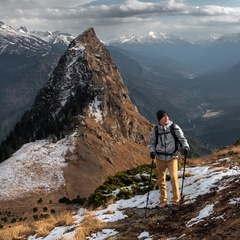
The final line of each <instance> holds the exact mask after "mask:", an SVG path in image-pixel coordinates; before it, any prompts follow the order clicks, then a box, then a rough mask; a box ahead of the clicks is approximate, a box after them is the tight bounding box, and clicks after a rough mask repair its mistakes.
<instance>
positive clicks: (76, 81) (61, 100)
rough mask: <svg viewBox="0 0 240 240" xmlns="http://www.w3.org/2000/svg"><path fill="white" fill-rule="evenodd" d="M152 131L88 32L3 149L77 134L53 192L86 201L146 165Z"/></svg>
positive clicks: (69, 52)
mask: <svg viewBox="0 0 240 240" xmlns="http://www.w3.org/2000/svg"><path fill="white" fill-rule="evenodd" d="M151 127H152V125H151V123H150V122H148V121H147V120H146V119H145V118H144V117H143V116H141V115H140V114H139V112H138V111H137V109H136V107H135V106H134V105H133V104H132V102H131V100H130V98H129V95H128V90H127V88H126V86H125V84H124V82H123V80H122V78H121V75H120V72H119V69H118V68H117V67H116V65H115V64H114V63H113V61H112V59H111V56H110V54H109V52H108V50H107V49H106V48H105V47H104V45H103V44H102V43H101V42H100V41H99V39H98V38H97V37H96V34H95V32H94V29H93V28H90V29H87V30H86V31H85V32H83V33H82V34H81V35H80V36H79V37H77V38H76V39H74V40H73V41H72V42H71V44H70V45H69V47H68V49H67V51H66V52H65V54H64V55H63V56H62V57H61V58H60V60H59V63H58V65H57V67H56V68H55V70H54V71H53V74H52V76H51V77H50V79H49V81H48V83H47V84H46V85H45V86H44V87H43V88H42V89H41V90H40V91H39V92H38V94H37V97H36V99H35V102H34V104H33V106H32V107H31V109H30V110H29V111H27V112H26V113H25V114H24V116H23V118H22V119H21V121H20V122H19V123H18V124H17V126H16V128H15V130H14V131H13V133H12V134H11V135H10V136H9V137H8V139H7V140H6V141H5V142H4V143H3V145H2V146H1V147H2V149H3V148H4V146H8V147H9V145H10V146H11V147H13V145H17V144H18V145H17V146H18V147H20V144H21V143H22V144H23V143H26V142H31V141H35V140H38V139H44V138H50V139H52V140H54V141H57V139H60V138H63V137H65V136H69V135H70V134H72V133H73V132H75V134H74V141H72V143H71V144H72V146H71V149H74V150H73V151H72V152H71V153H70V152H69V153H68V154H67V155H66V156H65V159H66V162H67V163H68V164H67V166H66V167H65V168H64V178H65V184H64V185H63V186H62V188H61V189H56V190H57V191H58V192H59V193H61V194H62V195H67V196H68V197H70V198H74V197H76V196H77V195H80V196H81V197H87V196H89V195H90V194H91V193H92V192H93V191H94V190H95V188H96V187H98V186H99V185H100V184H101V183H103V182H104V180H105V179H106V178H107V177H108V176H110V175H112V174H114V173H116V172H119V171H122V170H125V169H129V168H133V167H136V166H137V165H141V164H144V163H149V161H150V160H149V153H148V148H147V145H148V138H149V132H150V130H151ZM20 140H21V141H20ZM13 142H14V144H13Z"/></svg>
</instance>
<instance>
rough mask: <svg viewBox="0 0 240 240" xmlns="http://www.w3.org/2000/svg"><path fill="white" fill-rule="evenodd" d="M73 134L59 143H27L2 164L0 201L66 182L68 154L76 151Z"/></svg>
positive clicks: (47, 190) (54, 188)
mask: <svg viewBox="0 0 240 240" xmlns="http://www.w3.org/2000/svg"><path fill="white" fill-rule="evenodd" d="M74 136H75V134H72V135H71V136H69V137H66V138H64V139H62V140H60V141H58V142H56V143H53V142H50V141H48V140H40V141H36V142H31V143H27V144H25V145H23V146H22V148H20V149H19V150H18V151H16V152H15V153H14V154H13V155H12V157H11V158H9V159H7V160H6V161H4V162H2V163H1V164H0V182H1V188H0V200H2V201H6V200H10V199H11V200H13V199H17V198H19V197H20V196H21V197H23V196H25V195H26V194H28V193H31V194H32V193H34V192H35V193H38V191H45V192H46V193H47V192H51V191H53V190H56V189H58V188H60V187H61V186H62V185H64V184H65V179H64V176H63V169H64V167H66V165H67V161H66V154H67V153H69V152H72V151H73V145H74V144H73V143H74Z"/></svg>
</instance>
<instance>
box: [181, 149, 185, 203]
mask: <svg viewBox="0 0 240 240" xmlns="http://www.w3.org/2000/svg"><path fill="white" fill-rule="evenodd" d="M186 162H187V150H186V149H185V150H184V163H183V176H182V186H181V199H180V205H181V203H182V201H183V198H184V197H183V184H184V179H185V169H186Z"/></svg>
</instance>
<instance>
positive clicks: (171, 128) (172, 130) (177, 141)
mask: <svg viewBox="0 0 240 240" xmlns="http://www.w3.org/2000/svg"><path fill="white" fill-rule="evenodd" d="M174 127H175V124H174V123H172V124H171V126H170V133H171V134H172V136H173V138H174V140H175V150H174V152H176V151H177V150H178V145H180V146H182V144H181V143H180V141H179V139H178V137H177V135H176V133H175V130H174V129H175V128H174ZM154 130H155V136H156V142H155V146H157V144H158V135H159V134H158V126H157V125H156V126H155V127H154Z"/></svg>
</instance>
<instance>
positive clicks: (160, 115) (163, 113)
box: [157, 110, 168, 121]
mask: <svg viewBox="0 0 240 240" xmlns="http://www.w3.org/2000/svg"><path fill="white" fill-rule="evenodd" d="M165 115H168V113H167V112H166V111H165V110H159V111H157V119H158V121H159V120H160V119H161V118H162V117H163V116H165Z"/></svg>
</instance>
